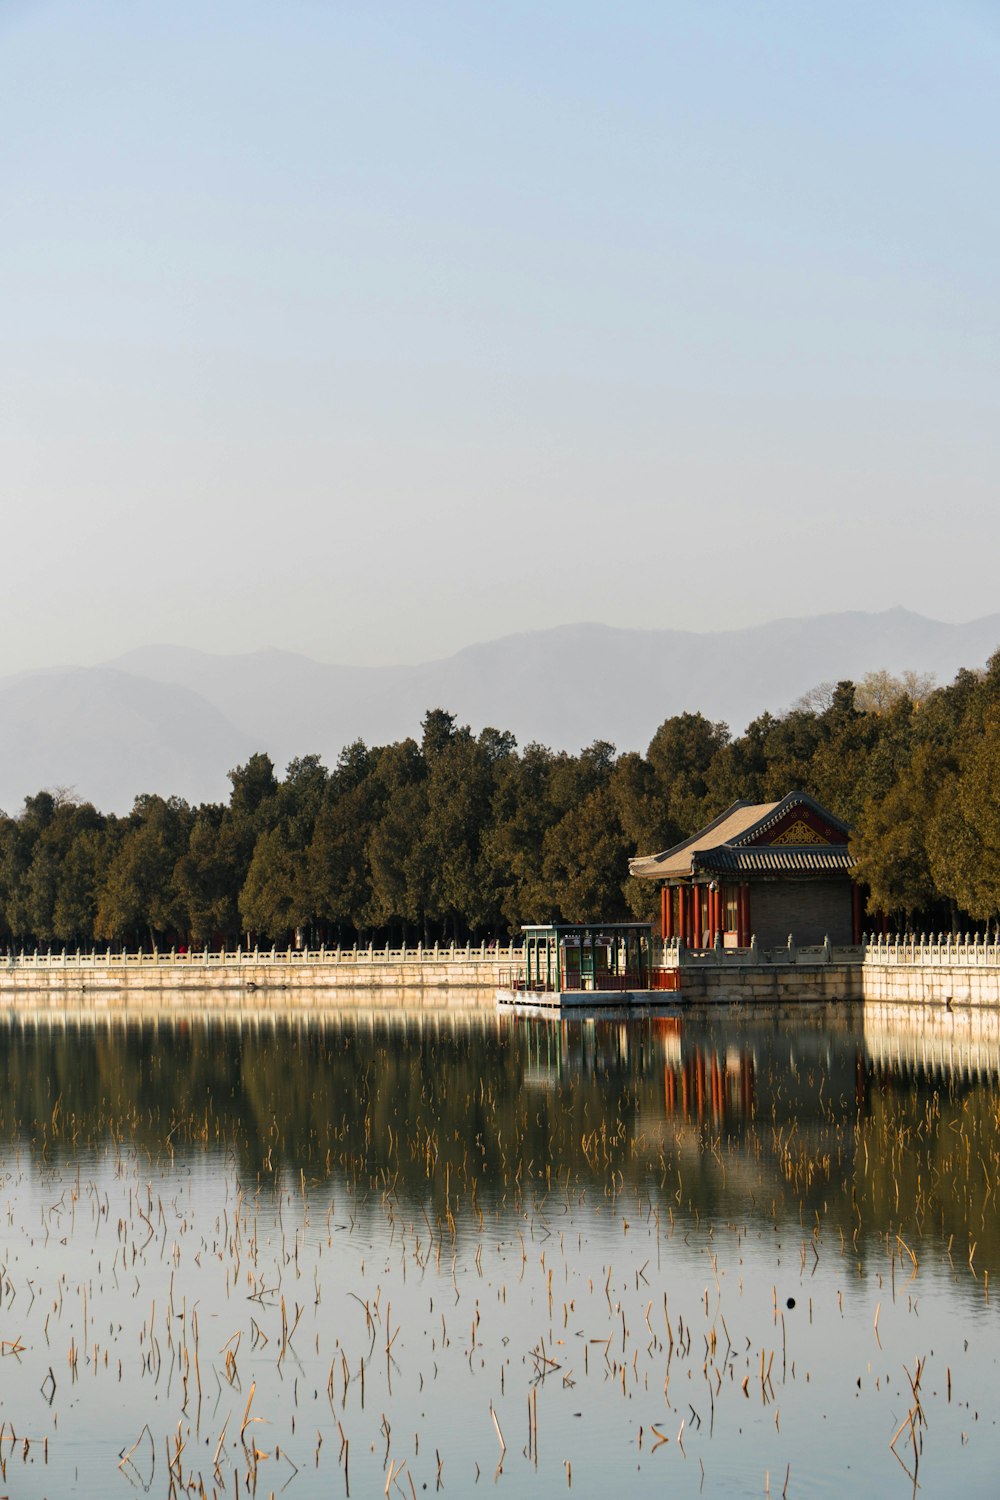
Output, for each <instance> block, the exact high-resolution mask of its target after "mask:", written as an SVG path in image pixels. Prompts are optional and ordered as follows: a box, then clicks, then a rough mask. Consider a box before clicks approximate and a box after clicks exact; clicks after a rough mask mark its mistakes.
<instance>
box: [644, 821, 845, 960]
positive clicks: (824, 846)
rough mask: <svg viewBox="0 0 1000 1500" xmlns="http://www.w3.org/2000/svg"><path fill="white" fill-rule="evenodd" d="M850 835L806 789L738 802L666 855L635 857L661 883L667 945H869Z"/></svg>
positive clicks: (732, 946)
mask: <svg viewBox="0 0 1000 1500" xmlns="http://www.w3.org/2000/svg"><path fill="white" fill-rule="evenodd" d="M849 834H850V829H849V827H848V825H847V824H846V823H842V822H841V820H840V819H839V818H835V817H834V815H833V814H832V813H831V812H828V811H827V809H826V808H825V807H822V806H821V805H820V804H819V803H818V802H817V801H815V799H814V798H812V797H810V796H808V795H807V794H806V793H805V792H790V793H789V794H788V796H787V797H783V798H782V799H781V801H780V802H758V803H750V802H734V803H733V805H732V807H729V808H727V809H726V811H725V812H724V813H720V814H719V816H718V817H717V818H716V819H715V820H714V822H712V823H709V824H708V826H707V827H706V828H702V829H701V830H700V831H699V832H698V833H695V834H692V836H691V837H690V838H688V839H684V841H683V842H682V843H680V844H675V845H674V847H673V848H672V849H666V850H664V852H663V853H662V854H648V855H643V856H640V857H638V858H636V859H632V860H630V861H629V873H630V874H631V875H634V876H636V877H637V878H638V879H640V880H658V881H660V882H661V886H660V918H661V928H662V934H663V937H664V938H665V939H668V940H669V939H670V938H675V937H676V938H681V939H683V941H684V942H685V943H686V944H688V946H689V947H692V948H710V947H713V946H714V944H715V942H716V940H717V939H718V940H719V941H720V942H721V943H722V944H723V946H725V947H729V948H746V947H748V946H749V943H750V939H751V937H753V936H755V937H756V938H757V941H758V942H759V943H760V944H761V945H762V946H764V947H774V946H777V945H778V944H780V943H784V942H785V941H786V940H787V939H788V938H789V936H791V937H792V938H793V939H794V941H795V942H796V943H800V944H803V945H806V944H811V943H821V942H823V940H824V939H825V938H827V937H828V938H829V939H830V942H831V943H852V942H853V943H857V942H860V941H861V916H862V908H861V892H860V889H859V887H858V886H857V885H855V883H854V881H853V880H852V878H851V870H852V867H853V864H854V861H853V859H852V857H851V854H850V851H849V850H848V847H847V840H848V836H849Z"/></svg>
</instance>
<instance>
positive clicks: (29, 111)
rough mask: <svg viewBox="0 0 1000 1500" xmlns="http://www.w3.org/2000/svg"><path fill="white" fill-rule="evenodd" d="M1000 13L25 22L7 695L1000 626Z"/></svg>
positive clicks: (12, 214)
mask: <svg viewBox="0 0 1000 1500" xmlns="http://www.w3.org/2000/svg"><path fill="white" fill-rule="evenodd" d="M998 181H1000V13H998V12H997V10H996V7H995V5H993V4H991V3H986V0H982V3H980V0H947V3H938V4H929V3H925V0H906V3H905V4H896V3H893V0H887V3H881V4H879V5H871V4H870V3H854V0H838V3H832V0H829V3H817V4H810V5H803V4H802V3H801V0H789V3H777V0H761V3H760V4H755V5H747V4H746V0H711V3H706V0H655V3H653V0H649V3H645V0H618V3H616V4H615V5H613V6H612V5H609V4H607V3H596V0H530V3H527V0H525V3H522V0H507V3H504V4H491V5H487V4H484V3H473V0H465V3H449V0H419V3H414V0H400V3H397V0H356V3H355V0H326V3H320V0H280V3H276V0H269V3H266V4H263V3H259V0H239V3H230V0H198V3H197V4H194V3H189V0H171V3H170V4H169V5H163V4H152V3H149V0H128V3H124V0H122V3H109V0H88V4H87V5H83V6H82V5H79V4H77V3H64V0H49V3H45V0H0V548H2V559H3V574H2V579H3V583H2V588H0V672H14V671H18V670H21V669H23V668H27V667H34V666H40V665H48V664H51V663H57V662H71V661H73V662H84V663H89V662H96V661H100V660H104V659H107V658H112V657H114V656H116V655H118V654H119V653H121V652H125V651H127V650H129V649H131V648H133V647H135V646H139V645H143V644H147V643H150V642H155V641H169V642H173V643H176V644H181V645H191V646H198V647H201V648H203V649H206V650H213V651H226V652H229V651H243V650H251V649H257V648H261V647H267V646H275V647H281V648H285V649H291V650H300V651H305V652H307V653H308V654H310V655H312V656H315V657H317V658H319V659H322V660H327V661H336V662H353V663H365V664H367V663H385V662H414V661H420V660H426V659H429V658H432V657H438V656H443V655H447V654H449V653H451V652H452V651H455V650H457V649H459V648H460V647H462V646H464V645H467V644H469V643H471V642H473V641H479V640H488V639H492V638H495V637H498V636H501V635H506V634H509V633H511V632H514V631H520V630H529V629H538V628H544V627H548V626H553V625H558V624H564V623H571V622H575V621H580V620H599V621H603V622H605V623H607V624H612V625H621V626H638V627H644V628H660V627H663V628H671V627H683V628H686V629H696V630H713V629H719V628H730V627H739V626H743V625H749V624H753V623H759V622H761V621H763V620H767V619H771V618H775V617H776V616H789V615H792V616H794V615H800V614H801V615H808V614H817V613H820V612H826V611H830V610H839V609H885V608H888V607H890V606H893V605H898V604H902V605H905V606H907V607H909V608H911V609H916V610H919V611H920V612H922V613H925V614H930V615H933V616H935V617H936V618H939V619H945V620H955V621H959V620H968V619H972V618H974V617H976V616H979V615H984V614H989V613H993V612H994V611H996V610H998V609H1000V588H998V584H997V567H996V547H995V543H994V539H993V531H994V527H995V520H994V518H995V515H996V509H997V507H996V499H997V477H998V458H1000V452H998V449H1000V420H998V417H1000V278H998V276H997V264H998V251H1000V195H998V193H997V190H996V189H997V182H998Z"/></svg>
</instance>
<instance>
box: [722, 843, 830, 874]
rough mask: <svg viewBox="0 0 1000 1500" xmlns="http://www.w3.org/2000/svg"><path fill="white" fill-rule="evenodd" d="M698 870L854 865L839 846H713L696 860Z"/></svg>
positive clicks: (814, 869)
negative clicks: (749, 847)
mask: <svg viewBox="0 0 1000 1500" xmlns="http://www.w3.org/2000/svg"><path fill="white" fill-rule="evenodd" d="M694 863H695V868H696V869H699V870H720V871H723V870H724V871H730V870H735V871H740V872H742V871H753V872H755V873H757V874H767V873H768V872H769V871H772V870H781V871H782V872H783V873H784V872H787V871H789V870H792V871H794V870H802V871H804V872H806V873H809V874H812V873H817V872H820V871H823V870H829V871H836V872H838V873H839V872H840V871H842V870H851V869H853V868H854V860H853V858H852V856H851V854H850V852H849V851H848V850H847V849H845V848H843V847H837V846H830V845H829V844H827V845H823V846H821V845H817V846H816V847H815V848H814V849H808V848H803V847H802V846H801V845H799V846H798V847H796V848H784V849H783V848H776V847H774V846H773V845H772V846H771V847H770V848H764V849H710V850H708V851H707V852H706V853H705V854H703V855H699V856H698V857H697V858H696V859H695V861H694Z"/></svg>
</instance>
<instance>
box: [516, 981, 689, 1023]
mask: <svg viewBox="0 0 1000 1500" xmlns="http://www.w3.org/2000/svg"><path fill="white" fill-rule="evenodd" d="M680 998H681V997H680V995H679V994H678V992H677V991H676V990H662V989H661V990H527V989H504V988H500V989H498V990H497V1007H498V1008H499V1009H500V1010H513V1011H518V1012H520V1013H522V1014H527V1015H535V1016H550V1015H552V1014H554V1013H559V1014H565V1013H566V1012H568V1011H594V1010H600V1011H606V1010H634V1009H640V1008H648V1007H649V1006H653V1005H677V1003H678V1001H679V1000H680Z"/></svg>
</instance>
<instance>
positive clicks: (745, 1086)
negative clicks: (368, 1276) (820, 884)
mask: <svg viewBox="0 0 1000 1500" xmlns="http://www.w3.org/2000/svg"><path fill="white" fill-rule="evenodd" d="M0 1100H2V1103H0V1131H2V1134H3V1136H4V1137H5V1138H6V1139H7V1140H9V1141H11V1142H15V1143H30V1144H31V1146H32V1147H33V1148H34V1151H35V1154H36V1156H37V1155H38V1153H40V1152H44V1153H45V1154H46V1155H47V1157H48V1159H50V1160H53V1159H63V1160H68V1159H70V1158H74V1159H77V1160H79V1159H80V1157H81V1155H83V1156H84V1157H85V1156H86V1154H87V1153H88V1152H91V1153H94V1154H95V1155H96V1154H99V1153H103V1152H106V1151H107V1150H108V1148H109V1146H111V1147H112V1148H113V1149H117V1147H119V1146H124V1147H126V1148H129V1149H136V1150H138V1151H139V1152H140V1153H142V1154H148V1155H149V1156H150V1157H151V1158H153V1159H156V1158H160V1159H166V1158H168V1157H169V1156H170V1154H172V1153H182V1154H186V1155H188V1156H191V1155H192V1154H202V1153H207V1152H211V1153H220V1152H226V1153H228V1154H230V1155H231V1156H232V1159H233V1160H234V1161H235V1163H236V1165H237V1168H238V1170H239V1172H240V1174H241V1176H242V1177H243V1178H244V1179H245V1180H247V1181H249V1182H253V1181H255V1180H258V1179H259V1180H260V1181H261V1182H262V1183H264V1184H267V1183H268V1182H271V1181H273V1180H274V1174H275V1173H281V1174H283V1175H284V1176H285V1179H286V1180H289V1179H297V1178H298V1176H299V1174H300V1173H302V1174H304V1178H305V1180H306V1182H307V1183H316V1182H321V1183H322V1182H325V1181H327V1180H328V1179H333V1178H335V1179H343V1180H346V1181H347V1182H348V1183H350V1184H352V1185H353V1186H354V1187H355V1188H356V1189H357V1191H358V1192H359V1193H361V1194H362V1195H364V1194H369V1193H372V1194H374V1193H378V1194H382V1193H383V1192H387V1191H388V1192H391V1193H392V1194H393V1195H394V1197H395V1198H396V1199H398V1200H399V1201H400V1202H401V1203H402V1204H404V1205H405V1206H406V1207H407V1210H408V1211H412V1212H413V1213H414V1214H420V1213H421V1211H422V1210H426V1212H427V1214H428V1216H429V1217H430V1218H431V1219H432V1220H433V1221H434V1222H438V1221H440V1220H441V1219H442V1218H447V1211H448V1209H449V1207H450V1209H451V1211H452V1212H453V1213H454V1214H455V1215H456V1217H460V1212H461V1210H463V1209H465V1210H470V1209H471V1207H472V1205H473V1203H479V1204H480V1205H482V1206H483V1207H484V1209H485V1207H486V1206H487V1205H490V1206H498V1205H501V1204H503V1203H506V1205H507V1206H508V1207H511V1206H516V1205H518V1204H521V1203H525V1204H527V1203H530V1202H531V1201H532V1200H537V1199H539V1198H542V1197H544V1196H545V1195H546V1194H553V1195H555V1194H560V1193H565V1192H566V1191H567V1190H570V1189H574V1188H576V1189H579V1190H581V1191H584V1190H587V1189H588V1188H598V1189H599V1190H600V1191H601V1192H602V1193H603V1192H605V1191H607V1190H609V1189H610V1190H611V1191H614V1192H619V1193H620V1192H625V1191H627V1192H629V1193H638V1194H639V1195H640V1196H642V1195H644V1194H645V1193H648V1194H649V1196H650V1200H651V1203H652V1204H660V1205H669V1206H670V1208H671V1209H672V1210H673V1212H674V1213H675V1214H679V1215H681V1216H692V1215H695V1214H697V1216H698V1217H699V1218H700V1219H701V1220H702V1221H708V1222H713V1221H714V1222H737V1221H738V1220H740V1219H741V1218H745V1217H746V1216H747V1215H748V1214H757V1215H760V1214H764V1215H766V1216H767V1217H769V1218H772V1219H773V1220H774V1221H775V1223H781V1224H782V1225H784V1226H786V1227H787V1226H794V1228H795V1231H796V1232H797V1233H801V1235H802V1237H803V1238H808V1237H809V1235H810V1234H811V1233H812V1230H813V1228H814V1226H816V1225H817V1224H819V1225H820V1230H821V1233H822V1234H823V1235H824V1236H825V1237H827V1238H833V1239H839V1236H840V1235H841V1234H842V1235H843V1237H844V1241H843V1242H844V1243H845V1244H849V1245H852V1246H854V1247H856V1249H857V1253H858V1255H859V1257H860V1258H862V1259H863V1258H865V1257H866V1256H867V1257H868V1258H871V1257H874V1256H878V1255H881V1256H884V1254H885V1245H886V1240H885V1235H886V1234H887V1233H888V1234H889V1235H890V1236H891V1237H892V1236H895V1234H896V1233H897V1232H898V1233H900V1234H901V1235H902V1236H903V1238H904V1240H905V1241H906V1243H908V1244H914V1243H916V1242H917V1241H918V1240H919V1239H920V1237H921V1235H923V1234H932V1235H935V1236H938V1237H940V1238H941V1240H942V1243H947V1241H948V1239H949V1237H953V1246H954V1254H955V1257H956V1264H965V1263H966V1262H967V1259H968V1253H969V1248H970V1245H971V1242H972V1241H976V1243H977V1246H978V1248H977V1251H976V1264H977V1266H978V1267H982V1268H984V1269H986V1268H989V1269H993V1268H994V1267H995V1266H996V1265H997V1264H998V1263H1000V1242H998V1229H997V1225H996V1222H995V1221H996V1215H995V1213H994V1202H993V1196H992V1192H993V1190H992V1184H994V1183H995V1182H996V1180H997V1175H998V1169H1000V1153H998V1134H1000V1123H998V1111H997V1108H996V1105H995V1102H994V1100H993V1091H992V1089H988V1088H985V1087H981V1086H978V1085H976V1084H973V1083H968V1084H963V1083H955V1082H949V1081H942V1080H941V1079H940V1078H930V1077H919V1076H917V1077H913V1078H909V1079H902V1078H901V1077H899V1076H898V1075H889V1074H887V1073H886V1072H885V1070H884V1069H879V1068H878V1067H876V1066H875V1065H874V1064H872V1063H870V1062H868V1061H866V1060H865V1053H864V1048H863V1045H862V1038H861V1032H860V1029H859V1023H858V1022H856V1021H855V1020H853V1019H851V1018H850V1016H846V1017H841V1018H839V1019H838V1018H827V1019H825V1020H824V1021H822V1022H818V1021H813V1022H808V1021H803V1022H802V1023H800V1024H799V1025H798V1027H797V1028H796V1030H795V1031H794V1032H792V1031H791V1030H790V1029H787V1028H785V1027H782V1026H780V1025H779V1024H777V1023H775V1022H773V1021H767V1022H765V1021H754V1022H742V1023H740V1024H739V1025H736V1024H735V1023H733V1022H729V1023H726V1022H724V1021H722V1020H719V1021H700V1022H698V1021H694V1020H692V1019H689V1018H687V1017H685V1018H684V1019H683V1020H682V1021H681V1020H677V1019H676V1018H674V1019H663V1018H660V1019H655V1020H654V1019H649V1020H644V1021H643V1020H632V1021H629V1022H628V1023H623V1022H622V1021H620V1020H617V1019H616V1020H609V1021H600V1020H598V1021H591V1022H586V1021H583V1022H581V1021H577V1020H573V1021H564V1022H554V1023H553V1022H550V1021H542V1020H538V1021H536V1020H529V1019H527V1018H524V1017H503V1018H500V1017H496V1016H493V1015H487V1014H477V1015H474V1016H454V1015H453V1016H445V1015H440V1016H434V1015H429V1016H428V1015H424V1016H413V1015H410V1016H402V1015H391V1014H381V1015H376V1016H371V1017H368V1016H365V1015H363V1014H360V1015H359V1014H358V1013H354V1012H345V1013H344V1014H343V1015H342V1016H337V1017H335V1018H328V1019H316V1020H310V1021H300V1022H289V1023H287V1024H280V1023H279V1024H260V1023H252V1022H251V1023H247V1024H246V1025H244V1026H241V1027H239V1026H234V1025H227V1024H223V1023H221V1022H217V1023H212V1022H203V1021H199V1022H196V1023H185V1022H180V1021H173V1022H161V1023H156V1022H148V1023H143V1024H132V1025H129V1024H125V1023H124V1022H109V1023H107V1024H104V1025H94V1026H85V1025H76V1026H68V1027H63V1026H51V1027H49V1026H46V1025H44V1024H41V1025H37V1024H29V1025H25V1024H22V1023H18V1022H14V1021H8V1022H7V1023H6V1025H4V1026H3V1027H0Z"/></svg>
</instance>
